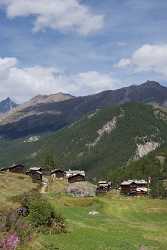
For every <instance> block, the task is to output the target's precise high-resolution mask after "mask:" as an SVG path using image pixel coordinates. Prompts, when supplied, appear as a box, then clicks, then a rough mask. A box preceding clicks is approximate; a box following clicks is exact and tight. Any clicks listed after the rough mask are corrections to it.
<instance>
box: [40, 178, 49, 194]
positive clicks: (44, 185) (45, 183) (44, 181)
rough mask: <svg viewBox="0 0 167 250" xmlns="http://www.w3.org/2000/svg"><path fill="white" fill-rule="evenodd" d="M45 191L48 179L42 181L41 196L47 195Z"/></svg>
mask: <svg viewBox="0 0 167 250" xmlns="http://www.w3.org/2000/svg"><path fill="white" fill-rule="evenodd" d="M47 189H48V179H47V178H46V177H44V178H43V181H42V187H41V190H40V193H41V194H44V193H47Z"/></svg>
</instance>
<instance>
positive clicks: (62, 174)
mask: <svg viewBox="0 0 167 250" xmlns="http://www.w3.org/2000/svg"><path fill="white" fill-rule="evenodd" d="M52 175H54V176H55V178H58V179H63V178H64V177H65V171H64V170H62V169H54V170H52V172H51V176H52Z"/></svg>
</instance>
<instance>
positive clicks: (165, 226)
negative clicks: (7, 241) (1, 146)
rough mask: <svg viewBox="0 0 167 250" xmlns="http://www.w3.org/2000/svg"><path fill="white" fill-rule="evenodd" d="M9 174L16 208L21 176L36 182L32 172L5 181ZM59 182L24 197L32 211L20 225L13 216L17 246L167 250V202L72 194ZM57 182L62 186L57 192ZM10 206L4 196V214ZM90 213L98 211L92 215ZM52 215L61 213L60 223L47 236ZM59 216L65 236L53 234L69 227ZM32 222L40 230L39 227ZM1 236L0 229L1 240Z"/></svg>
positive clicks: (31, 249)
mask: <svg viewBox="0 0 167 250" xmlns="http://www.w3.org/2000/svg"><path fill="white" fill-rule="evenodd" d="M9 175H10V178H12V179H13V181H10V182H8V186H6V185H5V189H6V190H8V197H10V205H12V202H13V207H12V208H14V207H17V206H18V205H19V204H18V203H17V204H16V202H15V201H14V199H11V197H13V196H14V193H15V190H16V194H18V195H19V197H20V194H21V193H22V192H24V191H26V189H24V188H23V183H22V180H24V186H26V187H27V186H28V185H29V186H30V184H31V183H30V182H29V179H28V176H25V179H24V178H23V176H22V175H15V174H8V173H5V174H3V175H2V176H3V180H5V177H6V178H7V177H8V178H9ZM19 176H20V177H19ZM18 177H19V178H18ZM21 177H22V178H23V179H22V178H21ZM1 178H2V177H1ZM12 179H10V180H12ZM1 181H2V179H1ZM20 181H21V182H20ZM26 182H27V183H26ZM58 182H59V181H56V184H55V185H54V184H53V183H52V186H51V188H50V189H49V190H50V191H49V192H48V193H45V194H43V195H42V196H41V195H40V194H38V193H36V194H35V195H28V196H25V195H22V198H23V199H22V198H19V200H20V202H21V204H22V205H24V206H28V207H29V208H30V209H31V211H30V215H29V216H28V217H23V218H21V220H19V222H18V220H17V223H16V224H14V222H13V218H14V217H13V215H12V216H10V218H11V219H12V221H11V222H12V223H11V222H10V225H11V228H13V229H15V230H16V232H17V235H18V236H19V237H21V239H22V244H21V245H20V246H19V248H17V249H18V250H44V249H50V250H54V249H59V250H94V249H96V250H125V249H126V250H139V249H140V248H141V247H142V246H143V247H144V248H145V249H147V250H166V245H167V220H166V218H167V200H161V199H150V198H147V197H145V198H142V197H140V198H135V197H123V196H120V195H119V193H118V192H114V191H113V192H112V193H108V194H106V195H100V196H97V197H95V198H72V197H70V196H67V195H65V194H63V193H62V192H61V190H62V186H63V181H60V183H58ZM13 183H15V185H14V184H13ZM31 185H34V184H31ZM64 185H66V184H65V183H64ZM57 186H58V187H59V189H61V190H57V188H56V187H57ZM14 187H15V188H14ZM31 187H32V186H31ZM60 187H61V188H60ZM12 188H13V191H12ZM17 188H18V189H21V188H22V191H21V190H20V191H19V192H18V191H17V190H18V189H17ZM29 188H30V187H29ZM28 190H30V189H27V191H28ZM58 191H60V192H61V193H57V192H58ZM62 191H63V190H62ZM1 197H2V194H1ZM44 201H45V202H44ZM5 205H6V208H7V207H8V206H9V204H8V199H4V205H3V212H4V211H6V210H5ZM91 211H96V212H97V213H96V214H95V215H92V214H90V212H91ZM53 214H54V215H56V223H55V227H53V229H54V231H52V232H53V233H49V234H48V233H47V228H48V223H49V222H50V219H51V220H52V218H53V217H52V215H53ZM58 214H62V215H63V217H64V218H65V224H66V225H67V228H66V230H65V232H64V233H61V234H55V233H54V232H56V233H57V232H62V227H61V226H62V225H64V219H63V220H62V217H59V216H57V215H58ZM29 222H32V225H31V223H30V224H29ZM34 223H35V224H34ZM41 223H42V225H41ZM33 225H34V226H35V228H36V227H37V230H35V231H34V229H33V227H32V226H33ZM43 225H45V226H43ZM60 225H61V226H60ZM23 228H24V229H23ZM13 229H12V230H13ZM60 229H61V230H60ZM63 231H64V230H63ZM11 232H13V231H11ZM1 236H2V235H1V233H0V239H1ZM27 239H29V240H27Z"/></svg>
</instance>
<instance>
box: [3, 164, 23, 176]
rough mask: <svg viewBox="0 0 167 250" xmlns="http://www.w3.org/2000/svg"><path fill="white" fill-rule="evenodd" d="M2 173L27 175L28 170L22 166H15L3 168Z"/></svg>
mask: <svg viewBox="0 0 167 250" xmlns="http://www.w3.org/2000/svg"><path fill="white" fill-rule="evenodd" d="M0 171H2V172H11V173H18V174H25V173H26V168H25V166H24V165H22V164H13V165H12V166H10V167H7V168H2V169H1V170H0Z"/></svg>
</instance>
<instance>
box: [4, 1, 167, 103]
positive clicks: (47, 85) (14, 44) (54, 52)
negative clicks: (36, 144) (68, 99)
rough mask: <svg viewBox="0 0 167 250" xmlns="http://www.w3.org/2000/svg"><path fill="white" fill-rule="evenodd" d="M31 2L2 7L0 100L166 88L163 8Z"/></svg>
mask: <svg viewBox="0 0 167 250" xmlns="http://www.w3.org/2000/svg"><path fill="white" fill-rule="evenodd" d="M25 3H26V4H27V5H25ZM35 3H36V2H35V1H33V0H0V31H1V32H0V92H1V94H0V97H1V98H5V97H6V96H11V97H13V98H14V99H16V100H18V102H23V101H25V100H27V99H29V98H31V97H32V96H34V95H36V94H45V93H46V94H49V93H55V92H59V91H61V92H70V93H71V94H74V95H85V94H91V93H95V92H98V91H101V90H104V89H115V88H119V87H122V86H127V85H130V84H139V83H142V82H143V81H145V80H147V79H151V80H152V79H153V80H157V81H160V82H161V83H162V84H164V85H165V84H166V77H167V66H166V65H167V32H166V27H167V16H166V13H167V1H164V0H159V1H157V0H145V1H144V0H119V1H118V0H105V1H101V0H82V1H79V0H61V1H60V0H38V4H37V3H36V4H35ZM62 3H63V4H62ZM46 6H47V7H46ZM25 90H26V91H25Z"/></svg>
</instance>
